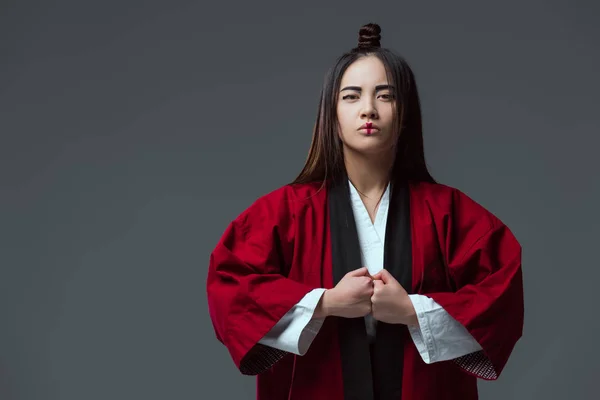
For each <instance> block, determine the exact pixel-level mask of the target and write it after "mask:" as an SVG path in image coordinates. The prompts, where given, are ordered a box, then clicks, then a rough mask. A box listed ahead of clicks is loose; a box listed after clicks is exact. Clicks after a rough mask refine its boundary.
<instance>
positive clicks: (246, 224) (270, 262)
mask: <svg viewBox="0 0 600 400" xmlns="http://www.w3.org/2000/svg"><path fill="white" fill-rule="evenodd" d="M279 196H280V197H282V196H283V195H282V194H280V195H279ZM284 200H285V199H281V198H275V199H273V198H271V199H260V200H259V201H257V202H256V203H254V204H253V205H252V206H251V207H250V208H249V209H248V210H246V211H244V212H243V213H242V214H241V215H240V216H239V217H237V218H236V219H235V220H234V221H233V222H232V223H231V224H230V225H229V226H228V227H227V229H226V230H225V232H224V234H223V236H222V237H221V239H220V240H219V242H218V243H217V245H216V247H215V249H214V250H213V252H212V254H211V256H210V262H209V268H208V277H207V282H206V288H207V299H208V308H209V315H210V318H211V321H212V324H213V327H214V330H215V334H216V337H217V339H218V340H219V341H220V342H221V343H223V344H224V345H225V347H226V348H227V350H228V351H229V353H230V355H231V357H232V359H233V361H234V363H235V365H236V366H237V367H238V368H239V370H240V371H241V372H242V373H243V374H246V375H256V374H259V373H261V372H263V371H265V370H267V369H268V368H270V367H271V366H272V365H273V364H275V363H276V362H277V361H279V360H280V359H281V358H283V357H284V356H285V355H286V354H288V353H287V352H285V351H283V350H279V349H276V348H272V347H269V346H265V345H263V344H261V343H259V341H260V339H262V338H263V337H264V336H265V335H266V334H267V333H268V332H269V331H270V330H271V329H273V327H274V326H275V325H276V323H277V322H278V321H280V320H281V319H282V318H283V317H284V315H286V313H288V311H290V310H291V309H292V307H294V306H295V305H296V304H297V303H298V302H299V301H300V300H301V299H302V298H303V297H304V296H305V295H306V294H307V293H309V292H310V291H311V290H312V289H314V288H312V287H309V286H307V285H305V284H302V283H300V282H296V281H294V280H291V279H288V278H286V277H285V271H284V270H283V268H284V267H285V266H286V265H290V264H291V257H292V254H293V232H294V229H293V226H292V224H293V220H294V218H293V216H291V215H289V214H290V211H289V208H288V207H287V205H286V204H284ZM282 204H283V205H282Z"/></svg>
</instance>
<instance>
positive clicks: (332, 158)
mask: <svg viewBox="0 0 600 400" xmlns="http://www.w3.org/2000/svg"><path fill="white" fill-rule="evenodd" d="M363 57H377V58H379V60H381V62H382V63H383V65H384V66H385V70H386V74H387V79H388V83H389V84H390V85H392V91H393V94H394V99H395V107H396V113H395V115H394V121H393V123H394V130H395V132H397V134H398V135H399V136H398V141H397V145H396V154H395V159H394V165H393V169H392V172H391V180H392V182H393V181H396V180H403V181H412V182H431V183H435V180H434V179H433V177H432V176H431V174H430V173H429V171H428V170H427V165H426V163H425V154H424V151H423V129H422V121H421V104H420V101H419V94H418V92H417V84H416V82H415V77H414V73H413V71H412V69H411V68H410V66H409V65H408V63H407V62H406V61H405V60H404V58H402V57H401V56H399V55H398V54H396V53H394V52H393V51H391V50H389V49H386V48H382V47H381V27H380V26H379V25H377V24H374V23H369V24H366V25H363V26H362V27H361V28H360V30H359V31H358V44H357V46H356V47H354V48H352V49H351V50H349V51H347V52H346V53H344V54H342V55H341V56H340V57H339V58H338V59H337V60H336V62H335V64H334V65H333V67H332V68H331V69H330V70H329V71H328V73H327V75H326V77H325V82H324V84H323V89H322V91H321V98H320V101H319V112H318V114H317V120H316V123H315V126H314V131H313V137H312V143H311V146H310V150H309V153H308V158H307V159H306V163H305V164H304V167H303V169H302V171H301V172H300V174H299V175H298V176H297V177H296V179H295V180H294V181H293V182H292V184H294V183H313V182H321V183H323V185H324V184H325V181H327V180H337V179H343V178H345V177H346V167H345V164H344V158H343V152H342V143H341V140H340V138H339V136H338V119H337V102H338V95H339V91H340V84H341V81H342V76H343V75H344V72H345V71H346V69H347V68H348V67H349V66H350V65H351V64H352V63H353V62H355V61H356V60H358V59H360V58H363Z"/></svg>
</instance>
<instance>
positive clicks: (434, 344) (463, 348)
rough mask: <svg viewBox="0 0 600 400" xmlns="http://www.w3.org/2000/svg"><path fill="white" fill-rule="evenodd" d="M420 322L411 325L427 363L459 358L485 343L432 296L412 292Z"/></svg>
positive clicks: (417, 344) (409, 327)
mask: <svg viewBox="0 0 600 400" xmlns="http://www.w3.org/2000/svg"><path fill="white" fill-rule="evenodd" d="M408 297H409V298H410V300H411V302H412V304H413V307H414V309H415V313H416V317H417V320H418V324H416V325H408V331H409V332H410V335H411V337H412V340H413V342H414V344H415V346H416V347H417V350H418V351H419V354H420V355H421V358H422V359H423V361H424V362H425V363H427V364H431V363H435V362H440V361H447V360H452V359H456V358H458V357H461V356H464V355H467V354H471V353H474V352H476V351H479V350H481V346H480V345H479V343H477V341H476V340H475V339H474V338H473V336H471V334H470V333H469V331H468V330H466V329H465V327H464V326H462V325H461V324H460V323H459V322H458V321H456V320H455V319H454V318H452V317H451V316H450V315H449V314H448V313H447V312H446V310H444V309H443V308H442V307H441V306H440V305H439V304H437V303H436V302H435V301H433V300H432V299H430V298H429V297H426V296H423V295H418V294H411V295H409V296H408Z"/></svg>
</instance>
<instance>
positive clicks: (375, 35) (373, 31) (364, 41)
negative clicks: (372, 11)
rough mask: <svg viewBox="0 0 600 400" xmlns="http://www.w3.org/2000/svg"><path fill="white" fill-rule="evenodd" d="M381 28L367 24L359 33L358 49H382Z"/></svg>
mask: <svg viewBox="0 0 600 400" xmlns="http://www.w3.org/2000/svg"><path fill="white" fill-rule="evenodd" d="M380 41H381V28H380V27H379V25H377V24H366V25H363V26H362V27H361V28H360V31H358V48H359V49H362V48H368V47H381V43H380Z"/></svg>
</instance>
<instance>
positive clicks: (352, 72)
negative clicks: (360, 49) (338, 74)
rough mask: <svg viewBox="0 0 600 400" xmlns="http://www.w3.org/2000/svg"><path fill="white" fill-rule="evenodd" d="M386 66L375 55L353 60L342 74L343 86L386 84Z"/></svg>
mask: <svg viewBox="0 0 600 400" xmlns="http://www.w3.org/2000/svg"><path fill="white" fill-rule="evenodd" d="M386 83H388V81H387V76H386V74H385V66H384V65H383V63H382V62H381V60H380V59H379V58H377V57H375V56H368V57H362V58H360V59H358V60H356V61H355V62H353V63H352V64H351V65H350V66H349V67H348V69H346V71H345V72H344V75H343V76H342V82H341V84H342V86H346V85H356V86H369V85H372V86H375V85H381V84H386Z"/></svg>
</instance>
